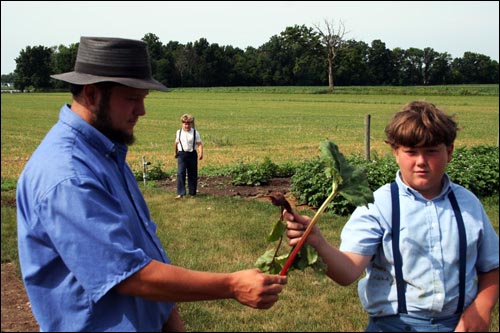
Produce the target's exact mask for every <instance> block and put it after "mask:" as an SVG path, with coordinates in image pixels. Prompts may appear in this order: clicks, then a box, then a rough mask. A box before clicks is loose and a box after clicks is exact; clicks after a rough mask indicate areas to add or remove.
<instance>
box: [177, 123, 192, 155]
mask: <svg viewBox="0 0 500 333" xmlns="http://www.w3.org/2000/svg"><path fill="white" fill-rule="evenodd" d="M193 131H194V132H193V151H196V130H195V129H194V128H193ZM181 133H182V128H181V129H180V130H179V143H180V144H181V149H182V151H184V147H183V146H182V141H181ZM186 135H187V134H186Z"/></svg>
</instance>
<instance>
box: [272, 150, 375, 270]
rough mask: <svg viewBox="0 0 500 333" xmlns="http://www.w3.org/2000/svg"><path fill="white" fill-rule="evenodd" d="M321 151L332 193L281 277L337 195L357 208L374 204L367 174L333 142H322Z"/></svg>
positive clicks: (305, 233)
mask: <svg viewBox="0 0 500 333" xmlns="http://www.w3.org/2000/svg"><path fill="white" fill-rule="evenodd" d="M320 150H321V154H322V159H323V162H324V163H325V173H326V175H327V177H329V178H331V179H332V192H331V193H330V195H329V196H328V198H326V200H325V201H324V202H323V204H322V205H321V207H320V208H319V209H318V211H317V212H316V214H315V215H314V217H313V218H312V220H311V222H310V223H309V225H308V226H307V229H306V230H305V231H304V234H303V235H302V238H301V239H300V241H299V243H298V244H297V245H296V246H295V247H294V248H293V249H292V251H291V253H290V255H289V257H288V260H287V261H286V263H285V265H284V266H283V268H282V270H281V272H280V275H286V272H287V271H288V269H289V268H290V266H291V264H292V263H293V260H294V259H295V256H296V255H297V253H298V252H299V251H300V249H301V248H302V246H303V245H304V243H305V241H306V239H307V236H309V234H310V233H311V231H312V229H313V227H314V225H315V224H316V222H317V221H318V218H319V216H320V215H321V214H322V213H323V212H324V211H325V209H326V207H327V206H328V204H329V203H330V202H331V201H332V200H333V198H335V196H336V195H337V194H339V193H340V194H342V195H343V196H344V197H345V198H346V199H347V200H349V201H350V202H351V203H353V204H355V205H356V206H361V205H368V203H369V202H373V193H372V191H371V189H370V187H369V185H368V180H367V179H366V176H365V174H364V173H363V172H362V171H361V170H358V169H355V168H354V167H352V166H351V165H350V164H349V163H347V161H346V159H345V158H344V155H342V153H340V151H339V149H338V147H337V145H336V144H334V143H333V142H331V141H325V142H322V143H321V146H320Z"/></svg>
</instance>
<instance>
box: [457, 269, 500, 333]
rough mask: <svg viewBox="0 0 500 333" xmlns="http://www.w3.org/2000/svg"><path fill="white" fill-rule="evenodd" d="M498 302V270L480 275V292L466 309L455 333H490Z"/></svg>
mask: <svg viewBox="0 0 500 333" xmlns="http://www.w3.org/2000/svg"><path fill="white" fill-rule="evenodd" d="M497 302H498V268H496V269H494V270H491V271H489V272H486V273H479V274H478V291H477V296H476V298H475V299H474V302H472V304H471V305H470V306H469V307H468V308H467V309H465V311H464V312H463V313H462V316H461V317H460V321H459V322H458V325H457V327H456V328H455V332H488V331H489V328H490V324H491V312H492V311H493V309H494V307H495V305H496V304H497Z"/></svg>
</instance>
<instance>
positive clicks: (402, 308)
mask: <svg viewBox="0 0 500 333" xmlns="http://www.w3.org/2000/svg"><path fill="white" fill-rule="evenodd" d="M448 198H449V199H450V202H451V206H452V207H453V212H454V213H455V218H456V220H457V227H458V237H459V265H460V270H459V296H458V305H457V310H456V311H455V313H461V312H462V311H463V309H464V302H465V265H466V262H465V260H466V255H467V238H466V237H467V236H466V233H465V225H464V220H463V218H462V213H461V212H460V208H459V207H458V203H457V199H456V198H455V194H453V191H450V193H449V194H448ZM391 202H392V252H393V255H394V270H395V274H396V287H397V294H398V313H407V312H408V311H407V309H406V296H405V283H404V280H403V260H402V258H401V252H400V251H399V229H400V228H399V220H400V209H399V189H398V184H396V182H393V183H391Z"/></svg>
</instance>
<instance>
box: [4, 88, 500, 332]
mask: <svg viewBox="0 0 500 333" xmlns="http://www.w3.org/2000/svg"><path fill="white" fill-rule="evenodd" d="M321 92H322V90H321V89H319V88H314V87H293V88H290V87H274V88H210V89H174V90H173V91H171V92H169V93H159V92H152V93H150V96H149V97H148V98H147V99H146V107H147V114H146V116H144V117H143V118H141V120H140V121H139V124H138V125H137V127H136V136H137V139H138V140H137V143H136V144H135V145H133V146H131V147H130V151H129V156H128V161H129V163H130V164H131V165H132V168H133V169H138V168H140V167H141V156H143V155H144V156H146V159H147V160H148V161H151V162H153V163H155V162H158V163H161V165H162V168H164V169H165V170H174V169H175V166H176V165H175V163H176V162H175V159H174V158H173V141H174V136H175V131H176V130H177V129H178V128H179V127H180V120H179V118H180V116H181V115H182V114H184V113H192V114H193V115H194V116H195V117H196V127H197V129H198V130H199V131H200V133H201V136H202V139H203V141H204V146H205V158H204V159H203V161H201V163H200V171H201V172H202V173H203V172H206V171H205V170H213V169H216V168H220V167H222V166H228V165H233V164H234V163H237V162H239V161H243V162H250V161H262V160H263V159H264V158H265V157H266V156H267V157H269V158H270V159H271V160H272V161H273V162H275V163H278V164H279V163H285V162H294V161H300V160H303V159H307V158H310V157H312V156H315V155H317V154H318V147H319V142H320V141H321V140H323V139H325V138H328V139H331V140H332V141H334V142H335V143H337V144H338V146H339V148H340V150H341V151H342V152H343V153H344V154H346V155H349V154H364V118H365V116H366V115H367V114H370V115H371V148H372V153H373V154H375V153H376V154H378V155H384V154H387V153H388V148H387V147H386V146H385V144H384V143H383V138H384V134H383V129H384V126H385V124H386V123H387V122H388V121H389V119H390V117H391V116H392V114H393V113H394V112H396V111H397V110H399V109H400V108H401V106H402V105H403V104H405V103H407V102H409V101H412V100H417V99H418V100H427V101H429V102H432V103H434V104H436V105H437V106H438V107H441V108H442V109H444V110H445V111H447V112H449V113H451V114H456V117H457V120H458V122H459V124H460V125H461V126H462V128H463V129H462V131H461V132H460V133H459V135H458V139H457V141H456V145H457V146H474V145H478V144H486V145H496V144H498V133H499V132H498V122H499V119H498V118H499V100H498V85H494V86H456V87H446V86H443V87H433V88H428V87H400V88H395V87H373V88H367V87H350V88H342V87H339V88H338V89H337V93H335V94H333V95H330V94H323V93H321ZM69 102H70V96H69V94H68V93H51V94H2V101H1V103H2V108H1V139H2V140H1V162H2V171H1V172H2V183H4V182H10V183H12V182H14V181H15V180H16V179H17V177H18V175H19V173H20V171H21V170H22V168H23V166H24V164H25V163H26V160H27V159H28V158H29V156H30V155H31V153H32V152H33V150H34V149H35V148H36V146H37V145H38V143H39V142H40V140H41V139H42V138H43V136H44V135H45V133H46V132H47V131H48V130H49V129H50V127H51V126H52V125H53V123H54V122H56V121H57V117H58V113H59V109H60V107H61V105H62V104H63V103H69ZM141 188H142V190H143V192H144V195H145V198H146V201H147V202H148V205H149V207H150V210H151V215H152V217H153V219H154V220H155V222H156V223H157V224H158V235H159V237H160V239H161V241H162V243H163V244H164V246H165V248H166V250H167V253H168V254H169V256H170V258H171V259H172V261H173V263H175V264H178V265H181V266H184V267H187V268H190V269H197V270H211V271H219V272H223V271H235V270H239V269H243V268H250V267H254V263H255V260H256V259H257V258H258V257H259V256H260V255H261V254H263V253H264V252H265V250H266V246H267V245H268V243H267V241H266V236H267V233H268V232H269V231H270V228H271V225H272V223H274V222H275V221H276V219H277V216H278V211H277V208H276V207H274V206H271V205H270V204H269V203H266V202H260V201H255V200H254V201H250V200H245V199H235V198H226V197H212V196H209V195H200V196H199V197H197V198H196V199H194V200H184V201H183V202H182V203H181V202H179V201H176V200H174V196H175V193H169V192H165V191H163V190H160V189H158V188H155V187H152V186H145V187H144V186H142V185H141ZM13 195H14V191H13V189H12V188H11V189H10V190H2V211H1V213H2V262H3V261H12V262H16V261H17V247H16V231H15V226H16V222H15V206H13V205H12V204H8V203H9V202H10V203H12V198H13ZM4 202H5V204H4ZM484 204H485V207H486V210H487V213H488V216H490V219H491V220H492V223H493V224H494V226H495V228H496V230H497V232H498V215H499V214H498V196H497V197H495V198H486V199H485V201H484ZM302 213H304V214H311V212H309V211H304V212H302ZM346 221H347V218H345V217H338V216H334V215H331V214H324V215H323V216H322V218H321V219H320V221H319V226H320V228H321V229H322V231H323V233H324V234H325V236H326V237H327V238H328V239H329V240H330V241H331V242H332V244H334V245H338V244H339V235H340V230H341V229H342V226H343V224H344V223H345V222H346ZM180 310H181V313H182V316H183V318H184V319H185V320H186V322H187V329H188V330H189V331H220V332H223V331H290V332H292V331H294V332H298V331H301V332H303V331H353V332H354V331H358V332H360V331H363V330H364V327H365V325H366V323H367V317H366V314H365V313H364V312H363V310H362V308H361V305H360V303H359V300H358V297H357V286H356V284H353V285H351V286H349V287H340V286H338V285H336V284H335V283H333V282H332V281H331V280H329V279H326V278H324V277H321V276H317V275H315V274H314V273H313V272H311V271H304V272H299V271H292V272H290V273H289V284H288V285H287V286H286V288H285V290H284V292H283V293H282V294H281V297H280V301H279V302H278V303H277V304H276V305H275V306H274V307H273V308H271V309H269V310H266V311H259V310H252V309H250V308H247V307H243V306H241V305H239V304H238V303H237V302H234V301H230V300H224V301H212V302H193V303H182V304H180ZM497 310H498V306H497ZM491 330H492V331H498V311H496V313H495V315H494V320H493V325H492V327H491Z"/></svg>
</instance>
